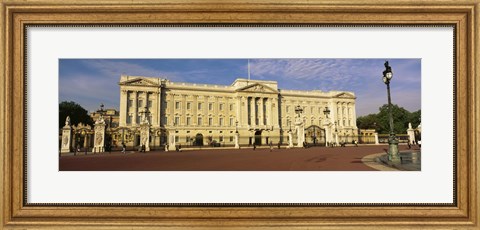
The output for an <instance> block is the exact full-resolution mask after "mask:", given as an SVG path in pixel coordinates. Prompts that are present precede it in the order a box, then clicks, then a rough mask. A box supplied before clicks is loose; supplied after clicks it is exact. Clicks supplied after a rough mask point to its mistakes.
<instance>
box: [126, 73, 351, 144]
mask: <svg viewBox="0 0 480 230" xmlns="http://www.w3.org/2000/svg"><path fill="white" fill-rule="evenodd" d="M119 85H120V111H119V112H120V119H119V127H120V128H124V129H129V130H135V129H139V127H140V125H141V124H145V123H148V124H149V125H150V133H151V135H150V140H149V143H150V144H149V145H150V148H161V146H163V145H165V144H166V143H171V141H170V142H169V140H168V139H169V138H174V139H175V143H176V144H179V145H182V147H183V146H191V145H192V146H205V145H213V146H232V145H234V142H235V138H234V136H235V133H236V132H238V134H239V144H240V145H241V146H242V145H243V146H244V145H252V144H256V145H265V144H270V143H272V144H273V145H274V146H277V145H278V144H281V145H284V144H287V141H288V140H287V139H288V135H287V133H288V132H289V131H291V130H294V129H295V128H296V126H298V127H302V129H303V130H304V132H303V133H304V135H305V141H306V142H307V143H313V144H319V145H325V144H326V143H334V142H335V143H338V142H341V141H352V140H354V138H356V134H357V126H356V115H355V99H356V97H355V95H354V93H353V92H345V91H329V92H324V91H320V90H311V91H304V90H282V89H279V88H278V84H277V82H276V81H263V80H247V79H242V78H239V79H236V80H235V81H234V82H233V83H232V84H231V85H209V84H196V83H185V82H172V81H169V80H167V79H162V78H153V77H143V76H126V75H122V76H121V77H120V82H119ZM299 120H300V121H301V126H299ZM298 127H297V128H298ZM172 134H173V135H172ZM132 135H133V137H131V138H130V139H129V141H125V143H126V144H127V145H129V146H132V145H133V146H137V145H139V143H140V140H139V135H136V134H135V132H133V134H132ZM342 138H343V139H342ZM293 139H294V142H295V140H297V139H296V138H293Z"/></svg>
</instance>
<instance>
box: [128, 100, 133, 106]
mask: <svg viewBox="0 0 480 230" xmlns="http://www.w3.org/2000/svg"><path fill="white" fill-rule="evenodd" d="M132 104H133V100H132V99H130V100H128V103H127V107H132Z"/></svg>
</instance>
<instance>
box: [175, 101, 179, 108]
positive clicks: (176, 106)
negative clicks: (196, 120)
mask: <svg viewBox="0 0 480 230" xmlns="http://www.w3.org/2000/svg"><path fill="white" fill-rule="evenodd" d="M175 109H180V102H179V101H176V102H175Z"/></svg>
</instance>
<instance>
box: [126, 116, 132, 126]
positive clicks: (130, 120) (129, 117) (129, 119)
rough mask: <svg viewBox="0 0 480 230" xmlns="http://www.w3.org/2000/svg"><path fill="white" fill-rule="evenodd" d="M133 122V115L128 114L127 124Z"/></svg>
mask: <svg viewBox="0 0 480 230" xmlns="http://www.w3.org/2000/svg"><path fill="white" fill-rule="evenodd" d="M131 123H132V115H128V117H127V124H131Z"/></svg>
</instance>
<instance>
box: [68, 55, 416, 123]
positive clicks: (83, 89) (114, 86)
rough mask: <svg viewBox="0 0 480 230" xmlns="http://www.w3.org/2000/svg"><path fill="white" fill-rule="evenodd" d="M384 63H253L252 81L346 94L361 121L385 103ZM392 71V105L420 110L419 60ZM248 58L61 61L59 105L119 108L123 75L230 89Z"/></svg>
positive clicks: (395, 62)
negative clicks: (354, 101) (352, 99)
mask: <svg viewBox="0 0 480 230" xmlns="http://www.w3.org/2000/svg"><path fill="white" fill-rule="evenodd" d="M385 60H386V59H250V75H251V79H257V80H274V81H278V87H279V88H280V89H297V90H314V89H316V90H323V91H329V90H346V91H353V92H355V94H356V96H357V106H356V109H357V116H363V115H366V114H370V113H377V112H378V108H379V107H380V106H381V105H383V104H385V103H386V101H387V90H386V86H385V84H384V83H383V81H382V78H381V77H382V76H381V75H382V71H383V70H384V68H385V67H384V65H383V63H384V62H385ZM388 61H389V62H390V66H392V70H393V73H394V75H393V80H392V83H391V93H392V102H393V103H394V104H398V105H399V106H401V107H404V108H405V109H407V110H409V111H411V112H413V111H416V110H419V109H420V108H421V100H420V97H421V60H420V59H388ZM247 66H248V65H247V59H60V60H59V91H60V92H59V101H60V102H61V101H75V102H77V103H79V104H80V105H82V106H83V107H84V108H85V109H87V110H88V111H94V110H96V109H98V108H99V105H100V103H103V104H105V107H106V108H116V109H119V102H120V92H119V90H120V88H119V86H118V81H119V79H120V75H121V74H127V75H134V76H135V75H138V76H149V77H161V78H167V79H169V80H171V81H180V82H192V83H205V84H220V85H230V84H231V83H232V82H233V81H234V80H235V79H236V78H247V76H248V67H247Z"/></svg>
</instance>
